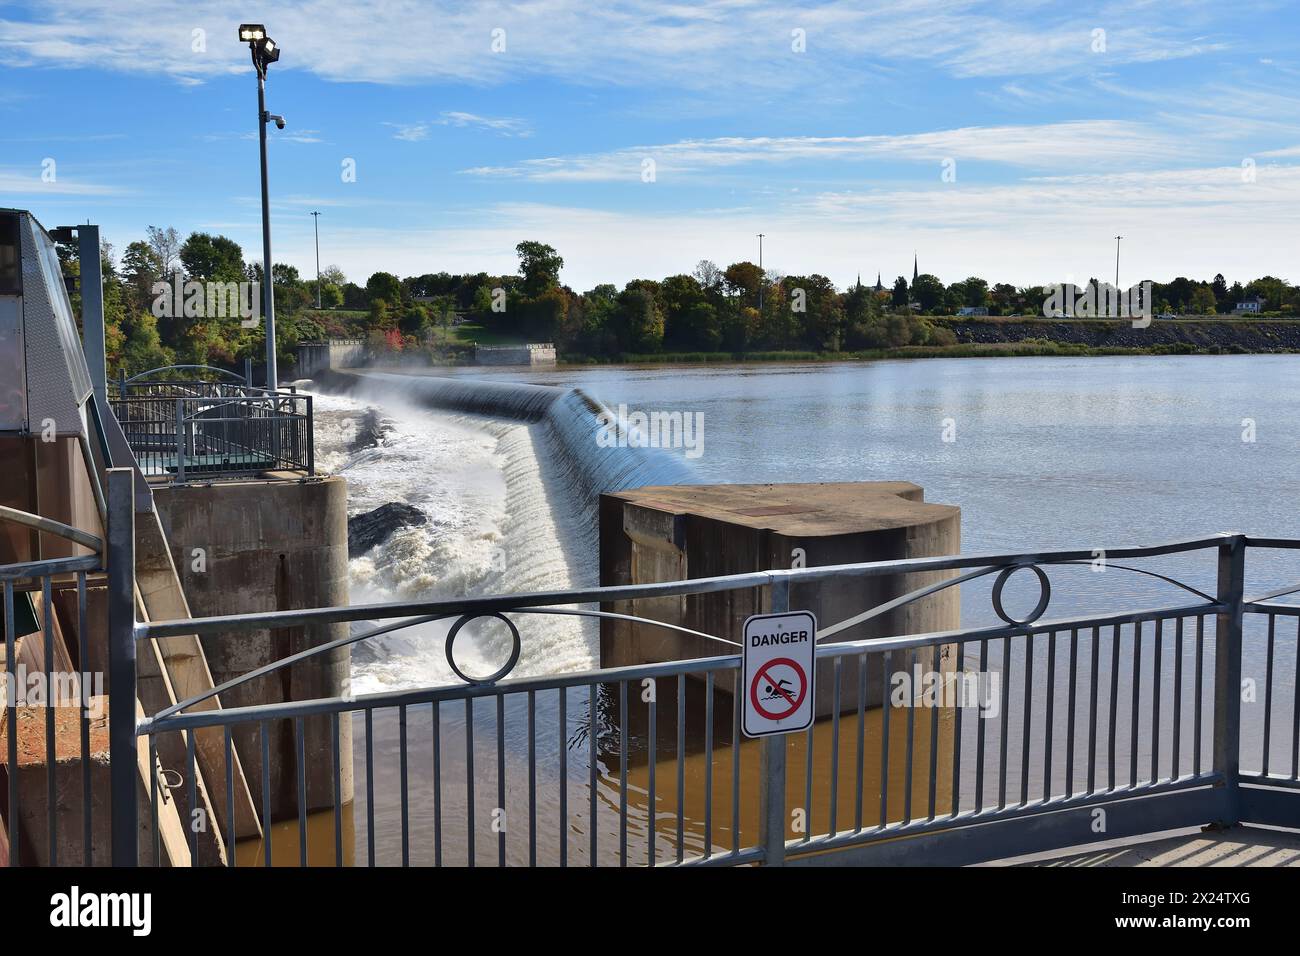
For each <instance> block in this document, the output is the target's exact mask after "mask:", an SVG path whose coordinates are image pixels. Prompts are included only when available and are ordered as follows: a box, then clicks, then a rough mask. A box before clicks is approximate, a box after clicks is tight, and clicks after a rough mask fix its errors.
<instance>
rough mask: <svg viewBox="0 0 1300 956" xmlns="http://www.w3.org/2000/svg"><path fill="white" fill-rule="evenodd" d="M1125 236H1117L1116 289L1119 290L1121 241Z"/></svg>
mask: <svg viewBox="0 0 1300 956" xmlns="http://www.w3.org/2000/svg"><path fill="white" fill-rule="evenodd" d="M1123 238H1124V237H1123V236H1116V237H1115V291H1116V292H1118V291H1119V241H1120V240H1121V239H1123Z"/></svg>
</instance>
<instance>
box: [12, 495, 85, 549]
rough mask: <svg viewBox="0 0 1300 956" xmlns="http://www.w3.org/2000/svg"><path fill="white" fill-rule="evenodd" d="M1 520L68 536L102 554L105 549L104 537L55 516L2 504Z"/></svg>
mask: <svg viewBox="0 0 1300 956" xmlns="http://www.w3.org/2000/svg"><path fill="white" fill-rule="evenodd" d="M0 521H11V522H13V523H14V524H20V525H23V526H24V527H28V528H32V529H34V530H36V531H43V532H45V533H46V534H52V535H55V536H57V537H60V538H66V539H67V540H69V541H72V542H74V543H75V544H79V545H81V546H82V547H85V548H90V550H92V551H94V552H95V553H96V554H100V553H102V552H103V550H104V541H103V539H102V538H97V537H95V535H93V534H90V533H89V532H87V531H82V530H81V529H80V528H74V527H72V525H68V524H64V523H63V522H62V521H55V520H54V519H53V518H46V517H44V516H43V515H34V514H32V513H30V512H27V511H20V510H18V509H17V508H10V507H9V506H8V505H0Z"/></svg>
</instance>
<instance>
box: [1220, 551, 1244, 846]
mask: <svg viewBox="0 0 1300 956" xmlns="http://www.w3.org/2000/svg"><path fill="white" fill-rule="evenodd" d="M1245 579H1246V539H1245V537H1244V536H1243V535H1240V534H1236V535H1231V536H1229V537H1227V538H1225V539H1224V541H1223V543H1222V544H1220V545H1219V583H1218V592H1217V594H1216V597H1217V599H1218V600H1219V602H1220V603H1222V604H1224V605H1226V606H1227V610H1226V611H1224V612H1223V613H1221V614H1219V615H1217V618H1216V620H1215V628H1214V634H1215V637H1214V769H1215V770H1217V771H1218V772H1219V773H1220V774H1222V775H1223V790H1224V793H1223V810H1222V818H1221V819H1220V820H1218V821H1216V822H1218V823H1219V824H1220V825H1222V826H1235V825H1236V824H1237V823H1239V822H1240V819H1241V794H1240V790H1239V779H1238V778H1239V774H1240V765H1241V618H1242V603H1243V600H1244V591H1245Z"/></svg>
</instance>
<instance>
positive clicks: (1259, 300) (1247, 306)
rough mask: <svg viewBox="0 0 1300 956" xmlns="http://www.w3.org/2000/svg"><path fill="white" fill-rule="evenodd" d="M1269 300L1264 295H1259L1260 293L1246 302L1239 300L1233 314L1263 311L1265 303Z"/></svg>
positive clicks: (1249, 313)
mask: <svg viewBox="0 0 1300 956" xmlns="http://www.w3.org/2000/svg"><path fill="white" fill-rule="evenodd" d="M1267 301H1268V300H1267V299H1265V298H1264V297H1263V296H1259V295H1257V296H1255V297H1254V298H1250V299H1247V300H1245V301H1244V302H1238V303H1237V307H1236V308H1235V309H1233V310H1232V314H1233V315H1251V314H1254V313H1258V312H1263V311H1264V304H1265V303H1266V302H1267Z"/></svg>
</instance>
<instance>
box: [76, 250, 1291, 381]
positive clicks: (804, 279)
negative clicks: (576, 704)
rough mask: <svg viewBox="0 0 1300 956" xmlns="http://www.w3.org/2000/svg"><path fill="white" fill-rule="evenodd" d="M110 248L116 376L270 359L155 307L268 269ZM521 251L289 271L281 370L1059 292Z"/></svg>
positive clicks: (1279, 303) (672, 348)
mask: <svg viewBox="0 0 1300 956" xmlns="http://www.w3.org/2000/svg"><path fill="white" fill-rule="evenodd" d="M103 253H104V255H103V264H104V265H103V267H104V309H105V338H106V343H105V344H106V350H107V355H108V362H109V367H110V373H111V374H113V375H116V374H118V372H119V371H125V372H126V373H127V374H135V373H136V372H139V371H143V370H145V369H149V368H155V367H159V366H164V365H170V364H193V365H220V366H226V367H230V368H239V367H240V366H241V365H242V363H243V360H244V359H245V358H252V359H253V360H254V361H255V362H257V363H260V361H261V358H262V356H263V354H264V351H263V350H264V338H263V330H262V327H261V324H260V323H258V324H257V325H256V326H255V327H252V328H244V327H242V326H241V325H240V323H239V322H238V321H234V320H232V319H230V318H228V317H220V316H209V315H188V316H187V315H184V314H181V315H168V314H161V315H160V314H158V313H159V310H158V309H157V308H155V302H156V300H157V297H158V293H157V290H158V288H159V285H158V284H159V283H160V282H169V281H171V280H172V279H173V278H174V277H175V276H176V275H177V274H178V273H179V274H180V275H181V276H182V277H183V278H184V279H185V280H190V281H192V280H198V281H200V282H219V283H229V282H258V283H260V282H261V280H262V267H261V263H259V262H247V261H245V259H244V253H243V250H242V249H241V248H240V246H239V244H238V243H236V242H234V241H233V240H232V239H229V238H228V237H226V236H222V235H214V234H211V233H207V232H192V233H190V235H189V236H187V237H186V238H185V239H184V240H182V239H181V237H180V234H179V233H178V232H177V231H176V230H175V229H173V228H160V227H154V226H150V227H148V229H147V230H146V235H145V237H144V238H142V239H138V240H135V241H133V242H131V243H130V244H129V245H127V247H126V249H125V251H124V252H123V254H122V256H121V259H120V261H118V260H116V259H115V257H114V255H113V249H112V247H111V246H110V245H108V244H107V243H105V248H104V250H103ZM516 253H517V255H518V257H519V271H518V273H517V274H514V275H504V276H494V275H489V274H488V273H486V272H479V273H472V274H468V273H467V274H452V273H447V272H437V273H426V274H424V275H419V276H408V277H406V278H399V277H398V276H396V275H395V274H393V273H389V272H376V273H374V274H372V275H371V276H370V277H369V278H368V279H367V280H366V282H365V284H364V285H358V284H356V283H354V282H351V281H349V280H348V279H347V277H346V276H345V275H344V273H343V271H342V270H341V269H339V268H338V267H337V266H330V267H328V268H327V269H325V270H323V271H322V273H321V280H320V288H319V290H318V289H317V282H316V279H315V278H314V277H312V278H307V279H304V278H303V277H302V276H301V275H300V274H299V272H298V270H297V269H296V268H294V267H293V266H290V265H286V264H283V263H276V264H274V265H273V267H272V280H273V283H274V291H275V305H276V327H277V346H278V350H279V352H280V356H279V362H280V364H281V366H282V367H283V368H284V369H285V370H286V372H291V370H292V365H293V361H294V353H295V349H296V346H297V344H298V343H299V342H302V341H317V340H320V339H323V338H328V337H361V338H364V339H365V340H366V341H367V343H368V344H369V346H370V348H371V349H372V350H374V351H390V352H420V351H436V352H440V353H442V354H443V355H444V356H446V355H447V354H448V353H449V352H450V353H455V352H456V351H457V350H466V349H469V348H471V347H472V346H470V345H468V344H467V339H466V338H465V337H463V336H458V335H456V334H454V329H455V327H457V326H459V325H462V324H465V323H471V324H473V325H476V326H477V327H478V328H479V329H480V330H483V331H485V332H486V333H487V335H488V336H490V337H491V338H490V340H492V341H538V342H541V341H545V342H553V343H555V345H556V347H557V348H558V350H559V351H560V352H561V353H562V354H564V355H566V356H569V357H573V358H581V357H584V356H586V357H612V356H628V355H651V354H655V353H707V352H729V353H735V354H745V353H756V352H779V351H811V352H853V351H862V350H870V349H882V348H899V347H904V346H911V345H950V344H954V342H955V337H954V335H953V333H952V331H951V330H950V329H949V328H947V327H946V326H945V325H944V324H943V323H942V322H937V321H935V320H936V319H937V318H939V317H941V316H949V315H954V314H957V313H959V312H960V311H961V310H962V309H975V310H987V311H988V313H989V314H990V315H993V316H1016V315H1020V316H1027V317H1032V316H1041V315H1042V309H1043V303H1044V302H1045V301H1046V300H1047V298H1048V296H1049V295H1050V292H1051V287H1044V286H1022V287H1017V286H1014V285H1010V284H1007V283H996V284H992V285H990V284H989V283H988V282H987V281H986V280H984V279H982V278H979V277H976V276H972V277H970V278H967V279H964V280H962V281H960V282H954V283H952V284H949V285H945V284H944V283H943V282H942V281H941V280H940V279H939V278H938V277H936V276H934V275H930V274H920V275H917V276H916V277H915V278H914V280H913V281H911V282H908V281H907V279H906V277H904V276H899V277H898V278H896V279H895V280H894V282H893V283H892V284H890V285H888V286H885V285H883V284H881V283H879V282H877V283H875V284H873V285H866V284H863V283H862V282H861V281H860V280H859V281H857V282H855V283H854V284H852V285H851V286H849V287H848V288H847V289H843V290H841V289H839V288H837V287H836V286H835V284H834V282H832V281H831V280H830V279H829V278H827V277H826V276H824V275H820V274H815V273H814V274H811V275H802V276H788V275H782V274H780V273H778V272H775V271H772V270H767V271H764V270H762V269H760V268H759V267H758V266H757V265H755V264H754V263H752V262H748V261H742V262H735V263H732V264H731V265H729V266H726V267H725V268H723V267H720V266H718V265H716V264H715V263H713V262H711V261H709V260H702V261H700V262H699V263H698V264H697V265H696V267H695V268H694V270H692V272H691V273H690V274H680V275H674V276H668V277H667V278H664V279H661V280H652V279H634V280H632V281H630V282H628V283H627V284H625V285H624V286H623V288H622V289H619V288H618V287H617V286H615V285H612V284H607V283H606V284H600V285H597V286H596V287H595V288H593V289H590V290H588V291H586V292H581V293H579V292H576V291H574V290H573V289H571V288H569V287H568V286H566V285H564V284H563V283H562V282H561V281H560V270H561V269H562V268H563V266H564V260H563V258H562V257H561V256H560V254H559V253H558V252H557V251H556V249H554V248H553V247H552V246H549V245H547V244H545V243H542V242H536V241H525V242H521V243H519V244H518V246H517V247H516ZM60 256H61V258H62V259H63V262H64V269H65V272H67V273H68V274H70V275H76V274H77V273H78V272H79V264H78V263H77V261H76V249H75V246H60ZM1090 282H1092V283H1093V284H1097V280H1096V279H1092V280H1090ZM1152 291H1153V299H1154V302H1155V308H1156V311H1157V312H1158V313H1174V314H1197V315H1213V314H1224V313H1229V312H1232V311H1233V309H1234V308H1235V307H1236V305H1237V304H1238V303H1239V302H1242V301H1246V300H1248V299H1253V298H1256V297H1258V299H1259V300H1260V301H1261V303H1262V308H1261V312H1264V313H1268V314H1277V315H1286V316H1295V315H1300V289H1298V288H1297V287H1295V286H1291V285H1290V284H1289V283H1287V282H1286V281H1284V280H1281V279H1277V278H1273V277H1271V276H1265V277H1263V278H1261V279H1256V280H1254V281H1252V282H1249V283H1246V284H1242V283H1240V282H1234V283H1231V284H1229V283H1228V282H1227V281H1226V280H1225V279H1224V277H1223V276H1222V275H1216V276H1215V277H1214V279H1213V280H1211V281H1208V282H1204V281H1198V280H1194V279H1188V278H1183V277H1179V278H1177V279H1174V280H1173V281H1171V282H1166V283H1158V282H1157V283H1153V290H1152ZM76 294H77V293H74V295H76ZM318 299H319V302H320V305H321V308H319V309H318V308H317V307H316V303H317V301H318ZM74 304H75V303H74ZM76 311H77V313H78V314H79V313H80V309H79V308H77V310H76Z"/></svg>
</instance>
